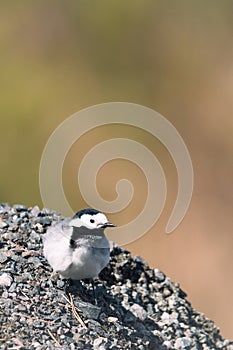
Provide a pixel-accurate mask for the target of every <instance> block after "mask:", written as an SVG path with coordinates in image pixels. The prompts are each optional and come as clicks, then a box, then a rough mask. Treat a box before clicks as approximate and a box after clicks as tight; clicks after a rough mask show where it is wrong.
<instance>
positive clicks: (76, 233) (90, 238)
mask: <svg viewBox="0 0 233 350" xmlns="http://www.w3.org/2000/svg"><path fill="white" fill-rule="evenodd" d="M113 226H115V225H113V224H111V223H110V222H109V221H108V220H107V217H106V216H105V215H104V214H103V213H100V212H99V211H97V210H95V209H84V210H81V211H79V212H78V213H77V214H76V215H75V216H74V217H73V218H71V219H65V220H63V221H61V222H59V223H58V224H56V225H54V226H51V227H50V228H49V229H48V230H47V232H46V234H45V236H44V255H45V257H46V258H47V260H48V262H49V264H50V265H51V266H52V268H53V270H54V272H58V273H59V274H61V275H62V276H64V277H66V278H71V279H74V280H80V279H85V278H94V277H96V276H98V274H99V273H100V271H101V270H102V269H103V268H104V267H105V266H106V265H107V264H108V262H109V256H110V246H109V241H108V240H107V238H106V236H105V235H104V229H105V228H106V227H113Z"/></svg>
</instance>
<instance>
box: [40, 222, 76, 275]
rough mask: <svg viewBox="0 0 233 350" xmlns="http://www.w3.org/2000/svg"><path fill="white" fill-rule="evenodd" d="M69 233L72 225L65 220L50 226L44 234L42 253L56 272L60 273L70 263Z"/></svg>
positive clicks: (70, 233)
mask: <svg viewBox="0 0 233 350" xmlns="http://www.w3.org/2000/svg"><path fill="white" fill-rule="evenodd" d="M71 235H72V227H70V226H68V225H67V223H66V222H61V223H59V224H56V225H54V226H51V227H50V228H49V229H48V230H47V232H46V234H45V235H44V255H45V257H46V258H47V260H48V262H49V264H50V265H51V266H52V268H53V270H54V271H56V272H61V273H62V271H65V270H66V269H67V268H68V267H69V265H70V264H71V263H72V250H71V249H70V238H71Z"/></svg>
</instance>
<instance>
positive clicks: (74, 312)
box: [63, 293, 87, 328]
mask: <svg viewBox="0 0 233 350" xmlns="http://www.w3.org/2000/svg"><path fill="white" fill-rule="evenodd" d="M63 297H64V299H65V300H66V301H67V302H68V303H69V304H70V306H71V309H72V312H73V314H74V317H75V318H76V320H78V322H79V323H80V324H81V325H82V326H83V327H84V328H87V326H86V325H85V323H84V322H83V320H82V319H81V317H80V316H79V314H78V312H77V308H76V306H75V305H74V302H73V298H72V296H71V294H70V293H69V297H70V300H69V299H68V298H67V297H66V296H65V295H63Z"/></svg>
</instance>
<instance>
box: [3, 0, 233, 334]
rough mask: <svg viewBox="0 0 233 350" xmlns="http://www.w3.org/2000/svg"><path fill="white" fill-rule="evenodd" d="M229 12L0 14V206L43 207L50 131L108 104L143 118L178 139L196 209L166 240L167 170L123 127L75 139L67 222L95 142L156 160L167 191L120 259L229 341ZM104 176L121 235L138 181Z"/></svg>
mask: <svg viewBox="0 0 233 350" xmlns="http://www.w3.org/2000/svg"><path fill="white" fill-rule="evenodd" d="M232 15H233V2H232V1H231V0H229V1H226V0H223V1H215V0H211V1H210V0H208V1H205V2H203V1H199V0H198V1H196V0H195V1H194V0H193V1H188V2H186V1H176V2H172V1H147V2H143V1H137V0H136V1H135V0H134V1H127V2H119V1H111V2H109V1H102V0H101V1H98V2H89V1H74V0H73V1H71V0H70V1H66V2H61V1H55V0H52V1H37V2H36V1H25V0H22V1H20V2H6V1H5V2H1V11H0V49H1V58H0V60H1V64H0V75H1V103H0V116H1V141H0V142H1V143H0V145H1V187H0V201H2V202H4V201H7V202H9V203H10V204H14V203H23V204H26V205H28V206H34V205H35V204H39V205H40V206H42V203H41V198H40V192H39V185H38V169H39V162H40V157H41V154H42V151H43V148H44V146H45V143H46V141H47V139H48V138H49V136H50V134H51V133H52V132H53V130H54V129H55V128H56V127H57V126H58V125H59V123H61V122H62V121H63V120H65V119H66V118H67V117H68V116H70V115H71V114H73V113H75V112H76V111H78V110H81V109H82V108H85V107H88V106H91V105H94V104H98V103H103V102H110V101H128V102H134V103H138V104H142V105H145V106H148V107H150V108H153V109H155V110H156V111H158V112H159V113H161V114H162V115H163V116H165V117H166V118H167V119H168V120H170V122H171V123H173V125H174V126H175V127H176V128H177V130H178V131H179V132H180V134H181V135H182V137H183V139H184V141H185V143H186V145H187V147H188V149H189V152H190V155H191V158H192V161H193V166H194V175H195V185H194V192H193V198H192V202H191V205H190V208H189V210H188V213H187V215H186V216H185V218H184V220H183V222H182V223H181V224H180V225H179V227H178V228H177V229H176V231H175V232H174V233H172V234H171V235H166V234H165V233H164V231H165V226H166V223H167V220H168V217H169V215H170V213H171V210H172V207H173V205H174V201H175V198H176V191H177V177H176V170H175V167H174V164H173V162H172V160H171V158H170V156H169V154H167V151H166V149H165V148H164V147H163V145H161V144H160V143H159V142H158V141H157V140H155V139H154V138H152V137H151V136H150V135H147V134H146V133H145V132H143V131H142V132H141V131H139V130H138V129H137V130H136V131H135V129H134V128H131V127H123V126H119V127H117V128H114V127H113V126H109V127H102V128H99V129H98V130H96V131H93V132H89V133H88V134H87V135H85V136H83V137H82V139H80V141H79V142H77V144H75V145H74V147H73V148H72V150H71V151H70V153H69V155H68V157H67V160H66V163H65V167H64V187H65V190H66V195H67V198H69V201H70V203H71V204H72V206H73V208H74V210H76V209H79V208H81V207H85V203H84V202H83V200H82V198H81V197H80V193H79V192H78V189H77V180H76V172H77V168H78V162H79V161H81V158H82V156H83V155H84V154H85V152H87V151H88V150H89V149H90V148H91V147H92V146H93V145H95V144H96V142H100V141H103V140H104V139H106V138H111V137H131V138H133V139H135V140H137V141H138V142H142V143H144V144H145V145H146V146H148V147H149V148H150V149H151V150H152V151H153V152H154V153H155V154H156V156H157V157H158V158H159V159H160V161H161V164H162V165H163V169H164V171H165V173H166V176H167V181H168V199H167V202H166V208H165V210H164V212H163V214H162V216H161V218H160V220H159V221H158V223H157V224H156V225H155V227H154V228H153V229H152V230H151V231H150V232H149V233H147V234H146V235H144V236H143V237H142V238H141V239H140V240H138V241H136V242H134V243H132V244H130V245H129V246H127V247H126V248H127V249H129V250H131V251H132V253H133V254H134V255H141V256H142V257H144V259H145V260H147V261H148V262H149V263H150V265H151V266H152V267H158V268H160V269H161V270H162V271H164V272H165V273H166V274H167V275H168V276H169V277H170V278H171V279H172V280H174V281H176V282H179V283H180V285H181V287H182V288H183V289H184V290H185V291H186V292H187V293H188V298H189V300H190V301H191V302H192V304H193V306H194V307H195V308H196V309H197V310H198V311H201V312H204V313H205V314H206V315H207V317H209V318H211V319H213V320H214V321H215V322H216V323H217V325H218V326H219V327H220V328H221V331H222V334H223V335H224V337H228V338H232V337H233V333H232V332H233V331H232V330H233V327H232V324H233V301H232V299H233V298H232V296H233V280H232V262H233V258H232V251H233V239H232V228H233V227H232V226H233V220H232V209H233V208H232V207H233V196H232V192H233V191H232V175H233V164H232V146H233V137H232V133H233V118H232V111H233V45H232V37H233V21H232ZM112 163H113V164H110V163H109V164H107V165H106V166H105V167H104V168H103V169H101V171H100V174H99V176H98V188H99V191H100V193H101V194H102V195H103V196H104V197H105V198H106V199H113V198H114V196H115V183H116V181H117V179H120V178H123V177H126V178H128V179H130V180H131V181H132V183H134V186H135V198H134V200H133V203H132V204H131V205H130V206H129V207H128V208H127V209H126V210H125V211H123V212H121V213H119V214H115V215H110V216H109V217H110V219H112V220H113V221H114V222H116V223H118V224H121V223H125V222H128V221H130V220H131V219H132V218H133V217H134V215H135V213H136V214H138V213H139V212H140V209H141V208H142V206H143V203H142V201H143V200H144V199H145V198H146V182H145V178H144V176H143V174H142V173H141V171H140V170H139V169H137V167H136V166H135V165H132V164H130V163H129V162H126V161H122V163H121V162H120V161H117V160H116V161H113V162H112Z"/></svg>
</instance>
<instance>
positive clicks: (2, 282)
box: [0, 272, 13, 287]
mask: <svg viewBox="0 0 233 350" xmlns="http://www.w3.org/2000/svg"><path fill="white" fill-rule="evenodd" d="M12 281H13V278H12V277H11V275H10V274H9V273H5V272H4V273H3V274H2V275H1V276H0V286H8V287H9V286H10V285H11V283H12Z"/></svg>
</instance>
